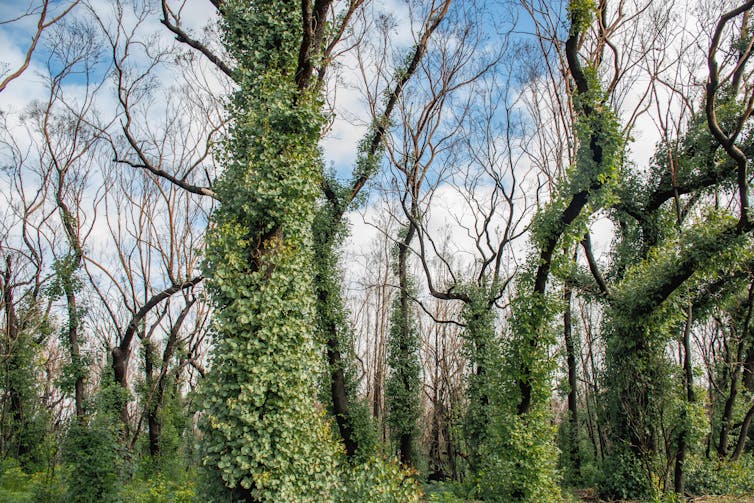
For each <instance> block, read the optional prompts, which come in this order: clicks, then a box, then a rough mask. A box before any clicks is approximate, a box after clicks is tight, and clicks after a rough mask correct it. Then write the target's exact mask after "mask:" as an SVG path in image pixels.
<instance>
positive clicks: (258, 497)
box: [202, 0, 336, 502]
mask: <svg viewBox="0 0 754 503" xmlns="http://www.w3.org/2000/svg"><path fill="white" fill-rule="evenodd" d="M319 3H320V2H318V4H319ZM223 14H224V25H225V43H226V47H227V48H228V50H229V52H230V53H231V54H232V55H233V56H234V57H235V59H236V61H237V64H238V69H237V80H238V82H239V84H240V87H239V90H238V91H237V92H236V93H235V95H234V98H233V102H232V105H231V107H230V113H231V119H232V128H231V135H230V137H229V139H228V141H227V142H226V145H225V155H226V157H227V160H226V170H225V173H224V174H223V176H222V178H221V179H220V180H218V182H217V185H216V190H217V194H218V198H219V200H220V202H221V204H220V208H219V209H218V210H217V212H216V214H215V216H214V226H213V231H212V232H211V233H210V235H209V239H208V249H207V259H206V264H205V269H206V271H207V273H208V274H207V275H208V277H209V278H210V282H209V288H210V291H211V294H212V298H213V301H214V303H215V305H216V307H217V311H216V315H215V320H214V333H215V340H214V343H215V346H214V349H213V352H212V363H211V368H210V370H209V372H208V374H207V376H206V379H205V382H204V395H205V400H204V413H203V419H202V430H203V432H204V439H203V445H204V448H203V449H204V464H205V465H206V466H208V467H210V468H211V469H212V470H213V471H215V472H216V473H217V474H218V475H219V476H220V478H221V479H222V481H223V484H224V485H225V487H226V488H227V489H228V490H230V492H231V494H232V497H234V498H236V499H238V500H241V501H260V502H261V501H302V502H303V501H314V500H317V501H320V500H321V499H322V498H323V495H327V494H330V493H331V487H332V484H333V477H334V471H335V451H336V447H335V445H334V443H333V441H332V436H331V435H332V434H331V432H330V431H329V426H328V423H327V422H326V421H325V420H324V417H323V415H322V413H321V412H320V411H319V410H318V407H317V404H316V402H315V396H316V379H315V378H316V375H317V367H318V365H319V363H320V353H319V348H318V347H317V346H316V344H315V341H314V326H315V313H314V305H315V294H314V291H313V288H312V285H313V264H312V240H311V229H312V216H313V215H314V213H315V201H316V197H317V195H318V192H319V187H320V176H321V174H320V173H321V167H320V157H319V149H318V141H319V136H320V129H321V126H322V122H323V119H322V114H321V104H320V101H319V99H318V97H317V96H315V95H312V93H310V92H309V91H308V89H307V87H306V81H307V79H306V78H305V76H302V75H301V73H300V72H301V71H306V70H305V69H303V70H302V66H301V65H300V64H299V63H300V62H299V52H300V49H303V43H302V40H304V33H303V31H302V22H301V5H300V3H299V2H292V1H281V0H277V1H269V2H252V3H247V2H240V1H239V2H228V3H224V4H223ZM310 14H311V13H310ZM316 50H317V49H316V48H315V50H314V52H316ZM304 66H305V65H304ZM309 71H311V69H310V70H309ZM324 497H325V498H326V496H324Z"/></svg>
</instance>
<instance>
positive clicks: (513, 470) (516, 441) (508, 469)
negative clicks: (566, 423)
mask: <svg viewBox="0 0 754 503" xmlns="http://www.w3.org/2000/svg"><path fill="white" fill-rule="evenodd" d="M553 437H554V426H552V425H551V424H550V422H549V413H548V412H547V411H543V410H538V411H536V412H532V413H530V414H526V415H516V414H512V413H508V414H506V415H505V416H499V417H498V418H496V420H495V421H494V423H493V425H492V427H491V428H490V437H489V439H488V441H487V443H486V445H485V447H484V449H485V451H483V452H482V456H481V459H482V463H481V466H480V468H479V471H478V473H477V476H476V477H474V480H475V482H474V485H475V491H474V493H475V495H476V496H478V497H481V498H482V499H483V500H484V501H499V502H508V501H529V502H540V501H541V502H555V501H562V495H561V492H560V487H559V482H560V475H559V473H558V471H557V466H556V463H557V459H558V452H557V449H556V447H555V445H554V443H553V441H552V438H553Z"/></svg>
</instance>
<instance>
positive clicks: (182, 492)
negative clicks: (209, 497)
mask: <svg viewBox="0 0 754 503" xmlns="http://www.w3.org/2000/svg"><path fill="white" fill-rule="evenodd" d="M119 499H120V500H121V501H123V502H128V503H191V502H193V501H195V491H194V483H193V482H192V481H191V480H190V479H189V478H185V479H183V480H168V478H167V477H166V476H165V475H163V474H158V475H157V476H156V477H152V478H149V479H141V478H135V479H133V480H132V481H131V482H129V483H128V484H127V485H126V486H125V487H124V488H123V490H122V491H121V492H120V494H119Z"/></svg>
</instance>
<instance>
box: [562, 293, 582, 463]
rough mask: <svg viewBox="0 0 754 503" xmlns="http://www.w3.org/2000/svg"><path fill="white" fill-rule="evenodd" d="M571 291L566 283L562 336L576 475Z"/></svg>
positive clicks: (578, 457) (574, 369) (577, 450)
mask: <svg viewBox="0 0 754 503" xmlns="http://www.w3.org/2000/svg"><path fill="white" fill-rule="evenodd" d="M572 296H573V292H572V291H571V287H570V286H568V285H566V286H565V287H564V288H563V300H564V301H565V311H564V312H563V337H564V339H565V346H566V361H567V365H568V422H569V425H570V428H569V430H570V431H569V446H568V447H569V456H570V458H571V462H572V463H573V470H574V472H575V473H576V475H577V476H578V477H580V474H581V455H580V453H579V409H578V380H577V377H578V376H577V368H576V348H575V344H574V340H573V333H572V323H571V298H572Z"/></svg>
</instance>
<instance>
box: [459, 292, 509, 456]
mask: <svg viewBox="0 0 754 503" xmlns="http://www.w3.org/2000/svg"><path fill="white" fill-rule="evenodd" d="M465 291H466V293H467V295H468V296H469V298H470V299H471V302H468V303H466V304H465V305H464V307H463V310H462V311H461V318H462V320H463V322H464V324H465V325H466V326H465V328H464V331H463V334H462V335H463V340H464V354H465V356H466V358H467V359H468V361H469V363H471V364H472V365H473V370H472V372H471V373H469V375H468V376H467V381H468V383H467V387H466V397H467V399H468V405H467V409H466V415H465V418H464V421H463V434H464V437H465V440H466V445H467V446H468V450H469V458H470V463H471V465H472V467H474V466H476V465H477V464H478V462H479V460H480V457H481V453H480V449H481V448H482V445H483V444H484V442H485V440H486V438H487V433H488V428H489V424H490V419H491V414H492V410H491V400H492V399H493V398H495V397H497V395H498V394H499V388H498V385H499V382H498V379H497V378H496V377H497V376H496V373H497V372H499V370H500V365H501V361H500V341H499V339H498V337H497V336H496V334H495V313H494V311H493V310H492V309H491V308H490V306H489V305H488V301H487V295H486V290H485V289H484V288H477V287H474V286H469V287H467V288H466V289H465Z"/></svg>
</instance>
